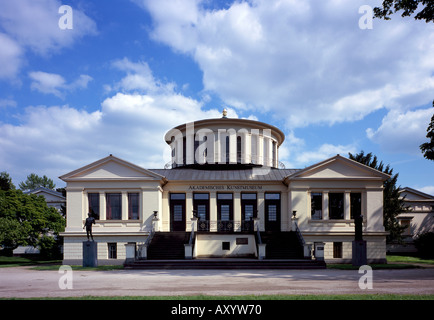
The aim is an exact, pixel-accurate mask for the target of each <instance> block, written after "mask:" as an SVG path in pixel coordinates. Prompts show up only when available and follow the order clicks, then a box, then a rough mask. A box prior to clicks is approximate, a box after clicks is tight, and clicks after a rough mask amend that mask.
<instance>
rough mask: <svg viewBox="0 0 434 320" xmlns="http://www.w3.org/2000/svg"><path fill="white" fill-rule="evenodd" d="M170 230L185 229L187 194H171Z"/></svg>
mask: <svg viewBox="0 0 434 320" xmlns="http://www.w3.org/2000/svg"><path fill="white" fill-rule="evenodd" d="M170 231H185V194H184V193H171V194H170Z"/></svg>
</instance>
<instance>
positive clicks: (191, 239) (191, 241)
mask: <svg viewBox="0 0 434 320" xmlns="http://www.w3.org/2000/svg"><path fill="white" fill-rule="evenodd" d="M193 239H194V223H192V224H191V233H190V240H189V242H188V244H189V245H192V244H193Z"/></svg>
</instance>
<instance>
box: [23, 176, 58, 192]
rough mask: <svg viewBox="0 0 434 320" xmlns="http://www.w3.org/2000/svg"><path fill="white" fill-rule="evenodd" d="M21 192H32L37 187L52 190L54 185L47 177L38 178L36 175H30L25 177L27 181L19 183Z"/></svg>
mask: <svg viewBox="0 0 434 320" xmlns="http://www.w3.org/2000/svg"><path fill="white" fill-rule="evenodd" d="M18 186H19V187H20V189H21V190H33V189H36V188H39V187H44V188H48V189H51V190H54V188H56V185H55V184H54V182H53V180H51V179H49V178H48V177H47V176H45V175H44V176H43V177H40V176H38V175H37V174H34V173H31V174H29V175H28V176H27V180H26V181H23V182H21V183H20V184H19V185H18Z"/></svg>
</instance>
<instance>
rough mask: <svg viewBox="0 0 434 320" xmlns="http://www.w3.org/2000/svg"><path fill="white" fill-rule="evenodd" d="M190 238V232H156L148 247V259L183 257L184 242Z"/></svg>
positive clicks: (177, 258)
mask: <svg viewBox="0 0 434 320" xmlns="http://www.w3.org/2000/svg"><path fill="white" fill-rule="evenodd" d="M189 240H190V232H183V231H172V232H156V233H155V234H154V237H153V238H152V241H151V244H150V246H149V248H148V259H149V260H179V259H184V257H185V250H184V244H185V243H188V241H189Z"/></svg>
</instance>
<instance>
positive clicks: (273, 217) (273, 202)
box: [265, 193, 280, 231]
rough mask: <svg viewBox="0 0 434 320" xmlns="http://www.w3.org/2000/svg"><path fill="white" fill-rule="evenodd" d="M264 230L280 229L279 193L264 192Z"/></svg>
mask: <svg viewBox="0 0 434 320" xmlns="http://www.w3.org/2000/svg"><path fill="white" fill-rule="evenodd" d="M265 230H266V231H280V193H266V194H265Z"/></svg>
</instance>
